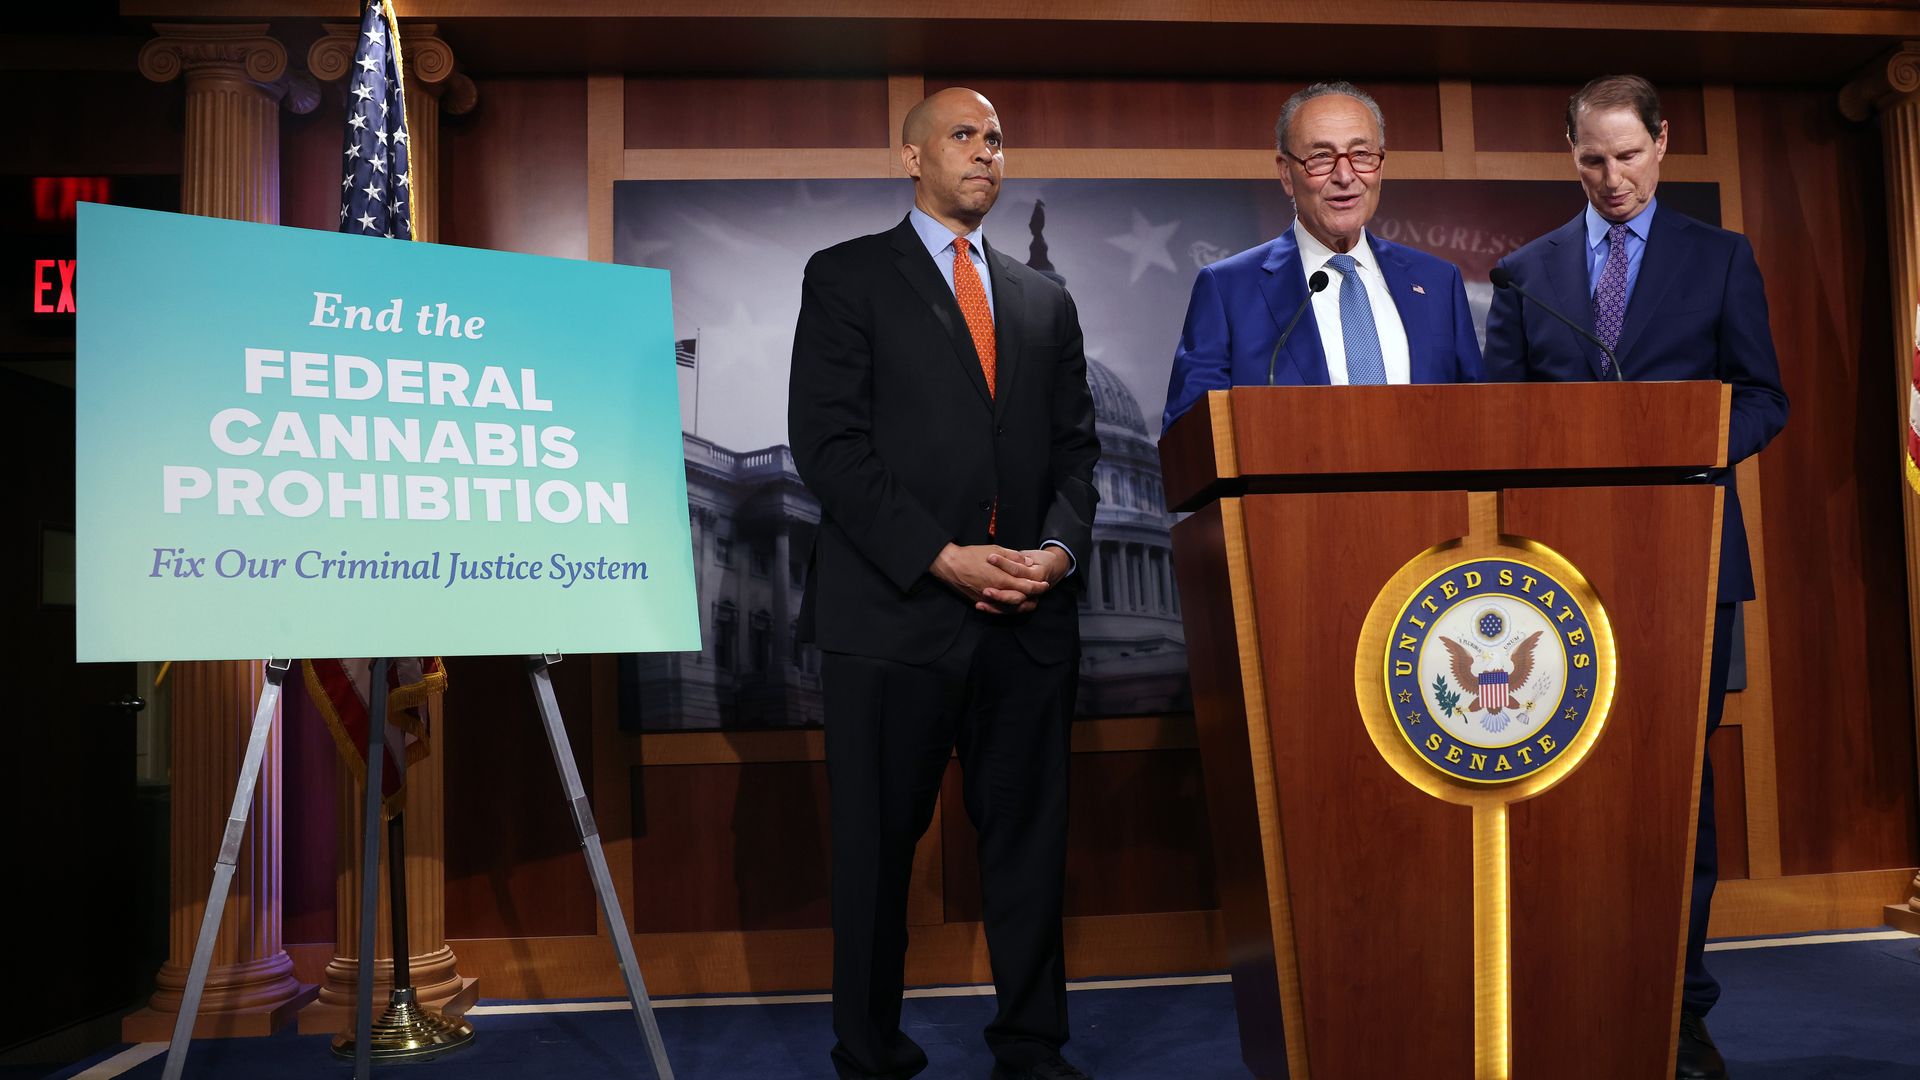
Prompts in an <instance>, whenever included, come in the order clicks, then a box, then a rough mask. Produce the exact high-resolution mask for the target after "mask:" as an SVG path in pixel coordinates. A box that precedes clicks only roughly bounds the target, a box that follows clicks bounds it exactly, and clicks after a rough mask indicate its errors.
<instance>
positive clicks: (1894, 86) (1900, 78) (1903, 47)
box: [1840, 41, 1920, 123]
mask: <svg viewBox="0 0 1920 1080" xmlns="http://www.w3.org/2000/svg"><path fill="white" fill-rule="evenodd" d="M1916 95H1920V41H1906V42H1902V43H1900V44H1899V45H1898V46H1895V47H1894V48H1892V49H1889V50H1887V52H1885V53H1884V54H1882V55H1881V56H1880V57H1879V58H1878V59H1876V60H1874V61H1873V62H1872V63H1870V64H1868V65H1867V66H1866V67H1864V68H1862V69H1860V71H1859V72H1858V73H1856V74H1855V75H1854V77H1853V79H1852V80H1851V81H1849V82H1848V83H1847V85H1846V86H1844V87H1842V88H1841V90H1840V112H1841V113H1842V114H1843V115H1844V116H1846V118H1847V119H1849V120H1852V121H1855V122H1856V123H1857V122H1859V121H1862V120H1870V119H1872V118H1873V114H1874V113H1875V112H1879V111H1884V110H1886V109H1889V108H1892V107H1893V106H1894V105H1896V104H1899V103H1900V102H1901V101H1902V100H1903V99H1906V98H1911V97H1915V96H1916Z"/></svg>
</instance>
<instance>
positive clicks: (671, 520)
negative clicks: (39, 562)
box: [75, 204, 700, 661]
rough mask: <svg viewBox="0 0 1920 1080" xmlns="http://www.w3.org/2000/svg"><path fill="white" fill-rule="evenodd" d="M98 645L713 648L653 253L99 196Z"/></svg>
mask: <svg viewBox="0 0 1920 1080" xmlns="http://www.w3.org/2000/svg"><path fill="white" fill-rule="evenodd" d="M79 255H80V258H81V261H82V262H83V264H84V265H85V266H86V268H87V277H86V283H85V287H86V293H87V295H86V304H85V308H86V310H85V311H83V312H82V313H81V314H80V316H79V325H78V328H77V332H78V358H77V391H76V407H77V412H78V416H77V426H78V445H77V448H76V452H77V460H76V465H77V476H78V489H79V490H78V509H77V511H76V517H77V520H76V522H75V544H76V561H77V574H78V580H77V582H76V608H77V611H76V614H77V616H78V635H77V636H78V641H77V655H78V657H79V659H80V660H83V661H90V660H169V659H171V660H203V659H256V658H265V657H285V658H302V657H334V656H347V657H353V656H408V655H421V656H433V655H465V654H500V653H540V652H652V651H677V650H689V649H698V648H699V647H700V640H699V637H700V635H699V625H698V613H697V610H696V607H695V599H694V595H695V594H694V583H693V555H692V551H691V549H690V546H689V533H688V525H687V490H686V470H685V465H684V462H683V459H682V451H681V439H680V412H679V396H678V392H677V386H676V382H675V375H674V372H675V368H674V355H673V340H672V338H673V316H672V305H671V302H670V300H669V296H668V284H667V274H666V272H665V271H661V270H648V269H643V268H639V267H629V266H613V265H606V264H600V263H588V262H575V261H569V260H564V259H548V258H538V257H535V256H529V255H512V254H505V253H500V252H491V251H476V250H471V249H466V248H455V247H445V246H441V245H438V244H425V243H411V242H407V241H400V240H387V239H380V238H374V237H359V236H350V235H342V234H338V233H325V232H315V231H311V230H306V229H294V228H281V227H277V226H271V225H255V224H249V223H245V222H235V221H223V220H218V219H213V218H202V217H192V216H188V215H181V214H163V213H156V212H153V211H146V210H132V209H127V208H124V207H114V206H99V205H91V204H88V205H83V206H81V207H80V210H79Z"/></svg>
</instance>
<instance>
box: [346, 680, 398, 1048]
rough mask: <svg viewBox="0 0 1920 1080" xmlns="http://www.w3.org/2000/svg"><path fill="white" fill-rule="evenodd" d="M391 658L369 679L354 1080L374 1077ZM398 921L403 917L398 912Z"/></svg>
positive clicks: (355, 999) (361, 843)
mask: <svg viewBox="0 0 1920 1080" xmlns="http://www.w3.org/2000/svg"><path fill="white" fill-rule="evenodd" d="M389 662H390V661H389V660H388V659H387V658H386V657H384V656H383V657H379V658H377V659H375V660H374V662H373V672H372V674H371V675H369V676H368V677H367V783H366V792H367V798H366V805H365V811H364V812H365V815H366V816H365V817H364V818H363V819H362V820H363V821H364V822H365V825H364V827H363V828H362V829H361V831H360V852H361V858H360V983H359V986H358V988H357V990H356V992H355V995H354V1002H353V1010H354V1021H353V1077H354V1080H367V1077H368V1075H369V1074H370V1073H372V1072H373V948H374V945H373V939H374V930H375V929H377V927H378V924H379V922H380V819H381V802H382V799H381V797H380V796H381V788H382V786H383V785H382V783H381V781H382V779H383V777H384V770H385V769H386V764H385V762H384V761H383V760H382V759H383V757H384V756H385V755H384V751H385V750H386V748H387V665H388V664H389ZM393 917H394V918H396V919H400V918H405V917H406V916H405V913H404V912H398V911H396V912H394V913H393Z"/></svg>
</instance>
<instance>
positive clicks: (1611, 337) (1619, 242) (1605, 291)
mask: <svg viewBox="0 0 1920 1080" xmlns="http://www.w3.org/2000/svg"><path fill="white" fill-rule="evenodd" d="M1627 232H1628V229H1627V227H1626V226H1625V225H1614V226H1611V227H1609V228H1608V229H1607V261H1606V262H1605V263H1603V264H1602V265H1601V267H1600V280H1599V281H1598V282H1596V283H1595V284H1594V287H1593V332H1594V333H1595V334H1597V335H1598V336H1599V338H1600V340H1601V341H1604V342H1606V343H1607V348H1609V349H1615V348H1618V347H1619V345H1620V328H1621V327H1622V326H1624V325H1626V321H1627ZM1610 374H1612V372H1611V371H1610V370H1609V366H1608V364H1607V358H1606V354H1604V353H1603V354H1601V356H1600V377H1601V378H1603V379H1604V378H1607V377H1608V376H1609V375H1610Z"/></svg>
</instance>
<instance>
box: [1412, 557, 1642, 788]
mask: <svg viewBox="0 0 1920 1080" xmlns="http://www.w3.org/2000/svg"><path fill="white" fill-rule="evenodd" d="M1529 554H1533V553H1531V552H1523V551H1521V550H1517V549H1516V550H1514V551H1513V554H1511V555H1506V554H1501V555H1490V556H1485V557H1481V558H1475V559H1471V560H1468V561H1464V562H1459V563H1455V564H1453V565H1451V566H1447V567H1445V568H1444V569H1442V570H1440V571H1439V572H1438V573H1435V574H1433V575H1432V576H1431V577H1429V578H1427V579H1426V580H1425V581H1423V582H1421V583H1420V584H1419V586H1418V587H1417V588H1415V589H1414V590H1413V591H1412V592H1410V593H1408V594H1407V595H1406V596H1405V599H1404V601H1403V602H1401V603H1400V604H1399V605H1398V612H1397V614H1396V615H1395V616H1394V620H1393V624H1392V626H1391V627H1390V629H1389V630H1388V633H1387V636H1386V642H1385V653H1386V655H1385V657H1384V658H1383V671H1384V674H1385V680H1386V695H1387V703H1388V707H1389V708H1390V709H1391V715H1392V716H1393V718H1394V726H1395V727H1396V728H1398V730H1399V732H1400V735H1401V736H1402V737H1403V738H1404V739H1406V741H1407V745H1409V746H1410V747H1412V748H1413V750H1414V752H1415V753H1416V754H1417V755H1419V757H1420V758H1421V759H1422V760H1423V761H1425V762H1426V764H1427V765H1429V766H1431V767H1432V768H1434V769H1436V770H1438V771H1439V772H1441V773H1443V774H1445V775H1446V776H1449V777H1451V778H1453V779H1455V780H1459V781H1465V782H1468V783H1473V784H1507V783H1512V782H1514V781H1518V780H1523V779H1526V778H1528V777H1531V776H1535V775H1536V774H1539V773H1541V772H1542V770H1548V769H1549V768H1550V767H1551V766H1552V765H1553V764H1554V763H1555V762H1556V761H1557V760H1559V759H1560V757H1561V755H1563V754H1565V753H1566V752H1567V749H1568V748H1569V747H1572V746H1574V745H1575V743H1576V742H1577V741H1579V737H1580V734H1581V732H1582V730H1583V729H1585V728H1586V726H1587V725H1588V723H1589V722H1590V720H1591V719H1592V713H1593V710H1594V709H1595V707H1596V706H1598V705H1603V702H1602V695H1601V693H1600V691H1601V670H1602V663H1601V661H1602V658H1603V653H1602V650H1603V649H1606V650H1610V649H1611V648H1612V641H1611V634H1610V633H1608V632H1607V631H1606V630H1605V625H1606V624H1605V615H1604V613H1602V612H1599V611H1598V607H1599V601H1598V599H1597V598H1595V597H1594V596H1593V594H1592V593H1591V591H1590V590H1588V589H1587V588H1586V586H1585V582H1584V581H1583V580H1575V579H1576V578H1577V574H1576V573H1574V572H1572V568H1571V567H1570V566H1569V567H1565V568H1564V569H1557V568H1555V567H1553V566H1551V565H1548V564H1549V563H1557V562H1561V561H1562V560H1559V559H1557V558H1555V559H1552V560H1549V559H1545V558H1527V557H1525V556H1526V555H1529ZM1543 554H1544V553H1543ZM1383 599H1384V598H1383ZM1596 617H1597V618H1596ZM1596 622H1598V624H1599V625H1598V626H1596ZM1609 659H1610V658H1609ZM1569 764H1570V765H1571V764H1572V763H1571V762H1570V763H1569ZM1542 779H1545V777H1542Z"/></svg>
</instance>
